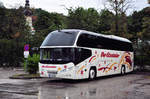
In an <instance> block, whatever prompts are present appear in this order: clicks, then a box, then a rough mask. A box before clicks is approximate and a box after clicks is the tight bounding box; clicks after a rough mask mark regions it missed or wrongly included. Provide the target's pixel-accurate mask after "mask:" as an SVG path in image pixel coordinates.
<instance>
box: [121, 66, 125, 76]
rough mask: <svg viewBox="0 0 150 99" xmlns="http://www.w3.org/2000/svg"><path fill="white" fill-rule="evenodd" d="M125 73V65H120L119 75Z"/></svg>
mask: <svg viewBox="0 0 150 99" xmlns="http://www.w3.org/2000/svg"><path fill="white" fill-rule="evenodd" d="M125 74H126V67H125V65H122V67H121V75H125Z"/></svg>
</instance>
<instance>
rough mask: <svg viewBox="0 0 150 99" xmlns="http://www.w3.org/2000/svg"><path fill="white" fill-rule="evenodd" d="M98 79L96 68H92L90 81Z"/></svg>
mask: <svg viewBox="0 0 150 99" xmlns="http://www.w3.org/2000/svg"><path fill="white" fill-rule="evenodd" d="M95 78H96V68H91V69H90V71H89V80H93V79H95Z"/></svg>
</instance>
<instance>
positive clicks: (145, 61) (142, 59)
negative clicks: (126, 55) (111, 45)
mask: <svg viewBox="0 0 150 99" xmlns="http://www.w3.org/2000/svg"><path fill="white" fill-rule="evenodd" d="M135 65H150V58H149V56H148V55H147V56H146V55H143V56H140V55H137V56H135Z"/></svg>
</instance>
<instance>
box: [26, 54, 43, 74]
mask: <svg viewBox="0 0 150 99" xmlns="http://www.w3.org/2000/svg"><path fill="white" fill-rule="evenodd" d="M39 60H40V55H38V54H33V56H32V57H31V56H29V57H28V58H27V61H26V60H25V61H24V68H25V69H26V71H27V72H28V73H29V74H36V73H37V71H38V62H39ZM26 62H27V63H26ZM26 66H27V67H26Z"/></svg>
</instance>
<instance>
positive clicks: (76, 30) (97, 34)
mask: <svg viewBox="0 0 150 99" xmlns="http://www.w3.org/2000/svg"><path fill="white" fill-rule="evenodd" d="M60 31H64V32H69V31H75V32H79V33H86V34H90V35H96V36H102V37H105V38H110V39H114V40H119V41H123V42H128V43H131V41H130V40H128V39H126V38H123V37H119V36H115V35H105V34H100V33H95V32H91V31H86V30H80V29H63V30H60Z"/></svg>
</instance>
